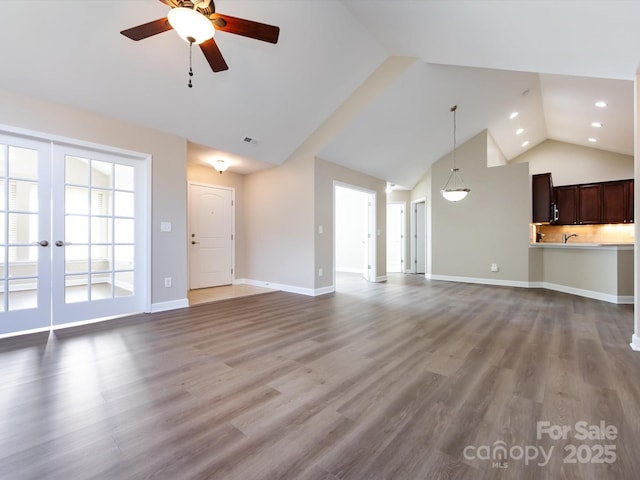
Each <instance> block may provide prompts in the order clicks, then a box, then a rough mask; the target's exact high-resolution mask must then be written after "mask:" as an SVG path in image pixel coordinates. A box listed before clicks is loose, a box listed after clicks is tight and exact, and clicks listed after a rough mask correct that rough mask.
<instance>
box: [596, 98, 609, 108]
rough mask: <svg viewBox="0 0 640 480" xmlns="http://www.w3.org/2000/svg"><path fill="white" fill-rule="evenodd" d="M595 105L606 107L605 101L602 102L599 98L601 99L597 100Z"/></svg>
mask: <svg viewBox="0 0 640 480" xmlns="http://www.w3.org/2000/svg"><path fill="white" fill-rule="evenodd" d="M595 105H596V107H598V108H604V107H606V106H607V102H603V101H602V100H601V101H599V102H596V104H595Z"/></svg>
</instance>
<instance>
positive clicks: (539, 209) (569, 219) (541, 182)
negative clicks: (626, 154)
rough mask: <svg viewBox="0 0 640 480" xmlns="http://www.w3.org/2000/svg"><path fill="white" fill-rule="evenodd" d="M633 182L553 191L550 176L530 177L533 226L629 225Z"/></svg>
mask: <svg viewBox="0 0 640 480" xmlns="http://www.w3.org/2000/svg"><path fill="white" fill-rule="evenodd" d="M633 182H634V181H633V179H628V180H615V181H611V182H593V183H583V184H580V185H562V186H559V187H554V186H553V181H552V179H551V174H550V173H543V174H539V175H532V184H531V186H532V192H533V202H532V204H533V222H534V223H554V224H556V225H589V224H601V223H633V221H634V218H633V213H634V212H633V202H634V198H633V196H634V195H633V190H634V186H633Z"/></svg>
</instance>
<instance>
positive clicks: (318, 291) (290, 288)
mask: <svg viewBox="0 0 640 480" xmlns="http://www.w3.org/2000/svg"><path fill="white" fill-rule="evenodd" d="M233 283H234V284H240V285H253V286H254V287H266V288H272V289H274V290H280V291H282V292H287V293H297V294H299V295H306V296H308V297H317V296H318V295H326V294H327V293H333V292H335V287H334V286H333V285H330V286H328V287H321V288H304V287H297V286H295V285H286V284H283V283H273V282H265V281H264V280H254V279H251V278H237V279H235V280H234V282H233Z"/></svg>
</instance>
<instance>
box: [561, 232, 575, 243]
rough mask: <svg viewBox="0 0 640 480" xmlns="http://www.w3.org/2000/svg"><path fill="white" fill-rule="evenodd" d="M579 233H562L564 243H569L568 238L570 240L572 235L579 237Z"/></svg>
mask: <svg viewBox="0 0 640 480" xmlns="http://www.w3.org/2000/svg"><path fill="white" fill-rule="evenodd" d="M577 236H578V234H577V233H572V234H571V235H567V234H566V233H563V234H562V243H567V240H569V239H570V238H571V237H577Z"/></svg>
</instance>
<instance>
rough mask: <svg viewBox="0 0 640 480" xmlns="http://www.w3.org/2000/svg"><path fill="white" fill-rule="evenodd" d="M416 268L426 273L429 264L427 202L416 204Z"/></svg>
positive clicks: (417, 270) (417, 271)
mask: <svg viewBox="0 0 640 480" xmlns="http://www.w3.org/2000/svg"><path fill="white" fill-rule="evenodd" d="M414 219H415V223H414V224H415V237H414V245H415V250H414V252H415V257H414V258H415V260H414V262H415V268H416V273H425V272H426V265H427V213H426V204H425V202H419V203H416V204H415V209H414Z"/></svg>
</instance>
